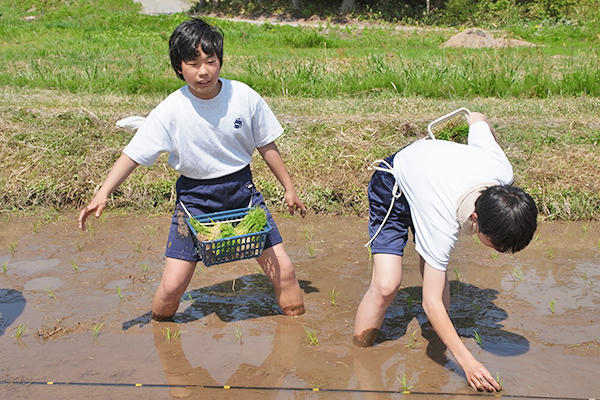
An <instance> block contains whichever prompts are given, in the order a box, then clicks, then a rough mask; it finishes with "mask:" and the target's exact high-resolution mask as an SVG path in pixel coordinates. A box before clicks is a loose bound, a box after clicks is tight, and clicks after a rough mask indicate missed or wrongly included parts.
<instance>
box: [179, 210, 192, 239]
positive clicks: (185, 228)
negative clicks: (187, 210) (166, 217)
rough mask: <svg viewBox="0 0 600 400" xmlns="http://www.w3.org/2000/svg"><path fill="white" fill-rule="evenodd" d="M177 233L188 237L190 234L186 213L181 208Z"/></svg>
mask: <svg viewBox="0 0 600 400" xmlns="http://www.w3.org/2000/svg"><path fill="white" fill-rule="evenodd" d="M177 233H178V234H179V236H183V237H187V236H188V235H189V234H190V230H189V228H188V226H187V224H186V223H185V215H184V214H183V213H182V212H181V210H177Z"/></svg>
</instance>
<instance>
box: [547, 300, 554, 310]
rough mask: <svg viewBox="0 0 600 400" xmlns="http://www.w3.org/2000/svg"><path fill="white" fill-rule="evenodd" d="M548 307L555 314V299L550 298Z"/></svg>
mask: <svg viewBox="0 0 600 400" xmlns="http://www.w3.org/2000/svg"><path fill="white" fill-rule="evenodd" d="M548 308H549V309H550V312H551V313H552V314H554V299H550V302H549V303H548Z"/></svg>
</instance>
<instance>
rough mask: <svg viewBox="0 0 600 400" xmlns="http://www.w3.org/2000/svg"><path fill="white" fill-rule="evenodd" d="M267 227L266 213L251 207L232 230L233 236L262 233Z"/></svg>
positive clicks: (260, 208) (259, 208) (261, 209)
mask: <svg viewBox="0 0 600 400" xmlns="http://www.w3.org/2000/svg"><path fill="white" fill-rule="evenodd" d="M266 225H267V213H266V212H265V210H264V209H263V208H262V207H252V208H251V209H250V210H249V211H248V214H246V215H245V216H244V218H242V220H241V221H240V223H239V224H237V225H236V226H235V228H234V231H235V235H236V236H240V235H247V234H249V233H256V232H260V231H262V230H263V229H264V228H265V226H266Z"/></svg>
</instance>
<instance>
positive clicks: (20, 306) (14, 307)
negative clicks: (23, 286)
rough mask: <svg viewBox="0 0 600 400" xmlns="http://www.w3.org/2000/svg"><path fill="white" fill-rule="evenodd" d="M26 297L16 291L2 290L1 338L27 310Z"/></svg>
mask: <svg viewBox="0 0 600 400" xmlns="http://www.w3.org/2000/svg"><path fill="white" fill-rule="evenodd" d="M25 303H26V301H25V297H23V294H22V293H21V292H19V291H18V290H15V289H2V288H0V336H2V335H4V332H5V331H6V328H8V327H9V326H10V325H11V324H12V323H13V322H15V320H16V319H17V318H18V317H19V315H21V313H22V312H23V310H24V309H25Z"/></svg>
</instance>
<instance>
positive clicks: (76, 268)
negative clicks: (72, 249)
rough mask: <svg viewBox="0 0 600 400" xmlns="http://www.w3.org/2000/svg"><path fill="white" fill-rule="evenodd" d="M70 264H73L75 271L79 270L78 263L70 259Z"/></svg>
mask: <svg viewBox="0 0 600 400" xmlns="http://www.w3.org/2000/svg"><path fill="white" fill-rule="evenodd" d="M71 265H72V266H73V269H74V270H75V272H79V265H77V263H76V262H75V261H71Z"/></svg>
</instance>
